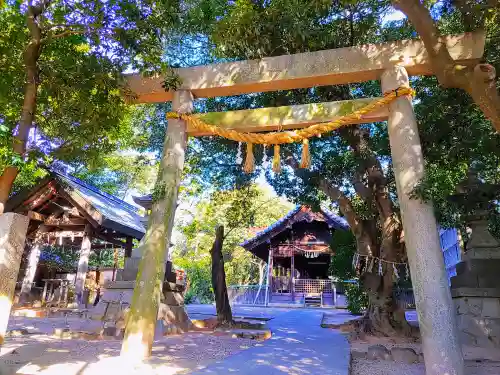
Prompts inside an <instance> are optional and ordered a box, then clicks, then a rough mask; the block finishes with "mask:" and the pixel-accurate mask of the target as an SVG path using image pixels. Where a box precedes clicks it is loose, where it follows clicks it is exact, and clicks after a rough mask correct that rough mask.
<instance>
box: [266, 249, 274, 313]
mask: <svg viewBox="0 0 500 375" xmlns="http://www.w3.org/2000/svg"><path fill="white" fill-rule="evenodd" d="M266 289H267V290H266V301H265V304H266V306H268V305H269V301H270V300H271V294H272V292H273V249H272V248H271V247H269V257H268V260H267V288H266Z"/></svg>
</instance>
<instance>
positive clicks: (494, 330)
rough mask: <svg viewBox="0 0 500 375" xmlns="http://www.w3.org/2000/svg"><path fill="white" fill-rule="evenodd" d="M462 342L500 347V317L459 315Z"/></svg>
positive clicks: (458, 322) (458, 321)
mask: <svg viewBox="0 0 500 375" xmlns="http://www.w3.org/2000/svg"><path fill="white" fill-rule="evenodd" d="M457 324H458V328H459V330H460V332H461V341H462V344H465V345H471V346H479V347H495V348H500V319H494V318H483V317H475V316H471V315H459V316H458V317H457Z"/></svg>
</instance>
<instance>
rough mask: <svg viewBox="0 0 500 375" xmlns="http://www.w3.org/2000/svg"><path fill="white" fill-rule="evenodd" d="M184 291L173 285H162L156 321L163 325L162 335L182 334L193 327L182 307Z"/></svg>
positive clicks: (168, 283)
mask: <svg viewBox="0 0 500 375" xmlns="http://www.w3.org/2000/svg"><path fill="white" fill-rule="evenodd" d="M184 291H185V288H184V287H182V286H179V285H177V284H175V283H172V282H168V281H167V282H164V283H163V298H162V301H161V304H160V308H159V310H158V320H161V321H162V323H163V324H162V325H163V335H172V334H179V333H184V332H187V331H189V330H190V329H192V327H193V324H192V322H191V319H189V316H188V314H187V312H186V309H185V307H184Z"/></svg>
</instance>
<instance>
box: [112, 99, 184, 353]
mask: <svg viewBox="0 0 500 375" xmlns="http://www.w3.org/2000/svg"><path fill="white" fill-rule="evenodd" d="M172 109H173V110H174V111H176V112H179V113H191V112H192V111H193V96H192V94H191V92H190V91H186V90H179V91H176V92H175V94H174V100H173V102H172ZM186 144H187V133H186V123H185V121H183V120H176V119H169V120H168V127H167V131H166V134H165V142H164V144H163V155H162V160H161V163H160V170H159V171H158V177H157V180H156V186H155V188H154V191H153V206H152V208H151V215H150V217H149V225H148V230H147V231H146V234H145V236H144V238H143V240H142V244H141V246H140V249H139V250H140V253H141V254H142V258H141V261H140V263H139V271H138V273H137V279H136V284H135V288H134V294H133V296H132V303H131V305H130V311H129V313H128V315H127V325H126V328H125V335H124V339H123V344H122V350H121V355H122V356H123V357H124V358H126V359H127V360H130V361H133V362H135V361H141V360H143V359H145V358H147V357H149V356H150V355H151V350H152V347H153V340H154V334H155V327H156V321H157V316H158V308H159V305H160V296H161V292H162V283H163V277H164V274H165V259H166V252H167V251H168V248H169V246H168V244H170V237H171V235H172V229H173V226H174V216H175V209H176V207H177V195H178V192H179V186H180V184H181V177H182V170H183V168H184V154H185V150H186Z"/></svg>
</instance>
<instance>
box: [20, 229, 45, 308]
mask: <svg viewBox="0 0 500 375" xmlns="http://www.w3.org/2000/svg"><path fill="white" fill-rule="evenodd" d="M46 231H47V227H46V226H45V225H41V226H40V227H39V228H38V230H37V234H36V235H35V240H34V241H33V243H32V246H31V249H30V254H29V256H28V262H27V264H26V270H25V271H24V277H23V284H22V286H21V294H20V296H19V302H20V303H24V302H28V301H29V296H30V293H31V288H32V287H33V280H34V279H35V274H36V269H37V267H38V261H39V260H40V253H41V250H42V249H41V247H42V238H41V237H42V234H43V233H45V232H46Z"/></svg>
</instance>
